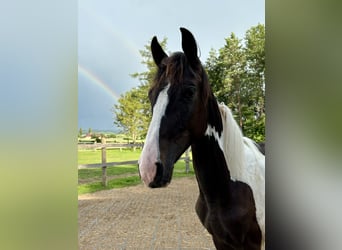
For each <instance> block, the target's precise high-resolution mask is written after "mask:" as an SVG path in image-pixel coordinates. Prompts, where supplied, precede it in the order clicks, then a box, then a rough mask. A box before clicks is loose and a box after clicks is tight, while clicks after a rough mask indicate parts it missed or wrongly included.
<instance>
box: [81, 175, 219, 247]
mask: <svg viewBox="0 0 342 250" xmlns="http://www.w3.org/2000/svg"><path fill="white" fill-rule="evenodd" d="M197 196H198V187H197V183H196V179H195V178H180V179H174V180H172V183H171V184H170V185H169V186H168V187H167V188H162V189H149V188H147V187H144V186H143V185H142V184H141V185H138V186H134V187H128V188H122V189H112V190H108V191H100V192H96V193H94V194H87V195H81V196H79V197H78V227H79V235H78V238H79V249H215V247H214V245H213V243H212V240H211V236H210V235H209V234H208V233H207V231H206V229H205V228H204V227H203V226H202V225H201V223H200V221H199V219H198V218H197V215H196V213H195V203H196V200H197Z"/></svg>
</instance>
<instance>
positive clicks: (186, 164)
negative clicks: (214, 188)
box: [184, 148, 190, 174]
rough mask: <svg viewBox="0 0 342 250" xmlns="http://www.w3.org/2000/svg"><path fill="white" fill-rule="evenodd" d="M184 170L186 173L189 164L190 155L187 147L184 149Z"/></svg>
mask: <svg viewBox="0 0 342 250" xmlns="http://www.w3.org/2000/svg"><path fill="white" fill-rule="evenodd" d="M184 161H185V172H186V173H187V174H188V173H189V171H190V166H189V162H190V157H189V148H188V149H187V150H185V160H184Z"/></svg>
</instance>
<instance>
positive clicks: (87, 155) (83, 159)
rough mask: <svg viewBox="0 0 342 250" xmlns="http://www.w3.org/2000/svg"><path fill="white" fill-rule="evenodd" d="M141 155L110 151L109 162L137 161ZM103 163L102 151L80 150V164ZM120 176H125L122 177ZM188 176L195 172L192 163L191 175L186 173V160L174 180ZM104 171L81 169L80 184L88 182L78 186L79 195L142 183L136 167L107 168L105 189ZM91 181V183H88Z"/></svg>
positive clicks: (179, 164)
mask: <svg viewBox="0 0 342 250" xmlns="http://www.w3.org/2000/svg"><path fill="white" fill-rule="evenodd" d="M140 154H141V150H138V149H137V150H136V151H132V150H131V149H123V150H122V151H120V150H119V149H108V150H107V162H120V161H130V160H137V159H138V158H139V156H140ZM99 162H101V150H80V151H78V164H89V163H99ZM120 175H124V176H122V177H120ZM186 176H194V170H193V168H192V164H191V163H190V171H189V173H186V172H185V162H184V160H179V161H178V162H177V163H176V164H175V167H174V170H173V178H180V177H186ZM101 178H102V169H101V168H90V169H79V170H78V179H79V182H80V181H82V182H87V183H85V184H79V185H78V194H79V195H80V194H85V193H93V192H96V191H100V190H107V189H112V188H122V187H128V186H133V185H137V184H140V183H141V180H140V177H139V174H138V168H137V166H136V165H124V166H113V167H108V168H107V178H108V179H109V180H108V185H107V187H104V186H103V185H102V182H101ZM87 180H89V181H90V182H88V181H87Z"/></svg>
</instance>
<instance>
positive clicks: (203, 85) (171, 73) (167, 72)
mask: <svg viewBox="0 0 342 250" xmlns="http://www.w3.org/2000/svg"><path fill="white" fill-rule="evenodd" d="M193 67H194V66H190V64H188V62H187V58H186V56H185V55H184V53H182V52H176V53H174V54H172V55H171V56H170V57H167V58H165V59H164V60H163V61H162V63H161V68H160V69H158V73H157V74H156V77H155V79H154V82H153V85H152V87H151V89H162V86H163V85H165V84H166V83H170V84H171V85H177V84H180V83H182V82H183V80H184V78H185V77H187V76H186V75H185V74H190V76H189V78H190V79H191V78H193V79H194V80H195V82H196V83H199V85H200V86H198V87H199V90H200V93H201V95H200V98H201V102H202V103H203V105H204V106H206V104H207V102H208V99H209V97H210V86H209V80H208V76H207V73H206V72H205V70H204V68H203V66H202V64H201V62H200V61H198V65H197V67H196V68H193Z"/></svg>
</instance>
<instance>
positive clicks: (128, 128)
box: [114, 88, 146, 143]
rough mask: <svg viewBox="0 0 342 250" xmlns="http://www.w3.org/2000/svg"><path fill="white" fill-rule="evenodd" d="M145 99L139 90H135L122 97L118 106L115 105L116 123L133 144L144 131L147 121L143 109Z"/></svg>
mask: <svg viewBox="0 0 342 250" xmlns="http://www.w3.org/2000/svg"><path fill="white" fill-rule="evenodd" d="M144 99H145V98H143V97H142V95H141V91H140V90H139V88H133V89H132V90H130V91H128V92H126V93H125V94H124V95H121V97H120V98H119V100H118V104H116V105H114V113H115V116H116V120H115V122H114V123H115V124H116V125H118V126H119V127H121V128H122V129H123V131H124V132H125V133H126V134H128V135H130V136H131V137H132V140H133V143H135V142H136V140H137V138H138V137H139V136H140V135H141V132H142V131H143V129H144V120H146V116H145V114H144V107H143V106H144V105H143V103H144Z"/></svg>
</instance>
